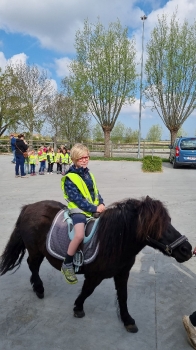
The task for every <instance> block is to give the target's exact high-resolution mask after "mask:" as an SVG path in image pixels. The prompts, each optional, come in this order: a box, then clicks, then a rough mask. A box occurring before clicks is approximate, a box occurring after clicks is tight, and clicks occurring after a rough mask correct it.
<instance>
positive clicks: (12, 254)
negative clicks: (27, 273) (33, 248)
mask: <svg viewBox="0 0 196 350" xmlns="http://www.w3.org/2000/svg"><path fill="white" fill-rule="evenodd" d="M25 208H26V206H25V207H23V209H22V211H21V213H20V215H19V217H18V220H17V222H16V225H15V228H14V231H13V232H12V234H11V236H10V239H9V241H8V243H7V245H6V247H5V249H4V252H3V254H2V255H1V257H0V276H2V275H4V274H5V273H6V272H8V271H11V270H13V269H14V268H15V267H17V269H19V267H20V265H21V262H22V259H23V257H24V255H25V251H26V248H25V245H24V242H23V240H22V237H21V234H20V219H21V215H22V213H23V212H24V210H25ZM17 269H16V270H17ZM16 270H15V271H14V272H16Z"/></svg>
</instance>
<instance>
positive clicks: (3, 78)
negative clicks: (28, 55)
mask: <svg viewBox="0 0 196 350" xmlns="http://www.w3.org/2000/svg"><path fill="white" fill-rule="evenodd" d="M14 84H15V78H14V76H13V75H12V74H11V72H10V71H9V70H8V69H5V72H4V73H2V72H1V69H0V136H1V135H3V134H4V132H5V131H6V130H9V129H11V128H14V129H15V128H16V124H18V119H19V114H18V112H19V108H18V106H19V99H18V98H17V96H16V95H15V94H14Z"/></svg>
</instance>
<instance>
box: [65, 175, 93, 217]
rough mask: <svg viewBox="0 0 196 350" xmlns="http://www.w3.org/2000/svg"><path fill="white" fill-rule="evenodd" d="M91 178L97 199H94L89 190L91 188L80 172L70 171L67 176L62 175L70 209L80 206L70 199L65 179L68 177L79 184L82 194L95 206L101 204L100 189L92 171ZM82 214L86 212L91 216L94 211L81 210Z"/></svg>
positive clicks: (75, 183)
mask: <svg viewBox="0 0 196 350" xmlns="http://www.w3.org/2000/svg"><path fill="white" fill-rule="evenodd" d="M90 176H91V179H92V181H93V189H94V194H95V200H94V201H93V199H92V197H91V194H90V192H89V189H88V187H87V185H86V184H85V182H84V180H82V178H81V176H79V175H78V174H75V173H68V174H66V175H65V176H63V177H62V179H61V188H62V191H63V194H64V198H65V199H66V200H67V201H68V209H76V208H78V206H77V205H76V204H75V203H74V202H71V201H69V197H68V195H67V193H66V192H65V180H66V177H68V178H69V179H70V180H71V181H72V182H73V183H74V185H76V186H77V188H78V189H79V191H80V193H81V194H82V196H83V197H84V198H85V199H87V201H88V202H89V203H91V204H93V205H95V206H98V205H99V196H98V193H99V192H98V189H97V185H96V182H95V178H94V176H93V174H92V173H90ZM81 213H82V214H85V215H86V216H88V217H90V216H92V213H90V212H84V211H81Z"/></svg>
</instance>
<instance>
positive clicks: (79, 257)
mask: <svg viewBox="0 0 196 350" xmlns="http://www.w3.org/2000/svg"><path fill="white" fill-rule="evenodd" d="M73 264H74V270H75V272H78V271H79V267H80V266H82V265H83V264H84V254H83V252H82V251H81V250H77V252H76V253H75V255H74V257H73Z"/></svg>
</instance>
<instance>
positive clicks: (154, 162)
mask: <svg viewBox="0 0 196 350" xmlns="http://www.w3.org/2000/svg"><path fill="white" fill-rule="evenodd" d="M142 170H143V171H146V172H151V173H153V172H155V171H162V159H161V158H160V157H157V156H145V157H144V158H143V163H142Z"/></svg>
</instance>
